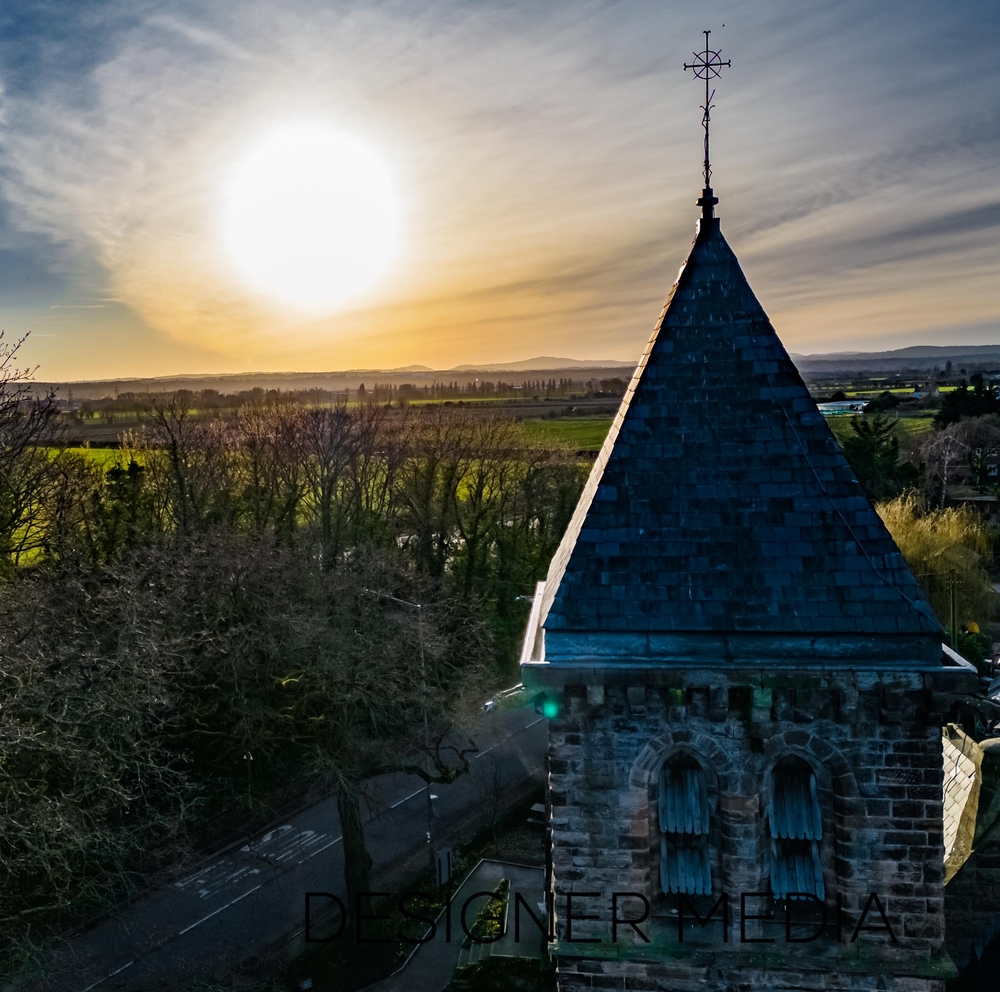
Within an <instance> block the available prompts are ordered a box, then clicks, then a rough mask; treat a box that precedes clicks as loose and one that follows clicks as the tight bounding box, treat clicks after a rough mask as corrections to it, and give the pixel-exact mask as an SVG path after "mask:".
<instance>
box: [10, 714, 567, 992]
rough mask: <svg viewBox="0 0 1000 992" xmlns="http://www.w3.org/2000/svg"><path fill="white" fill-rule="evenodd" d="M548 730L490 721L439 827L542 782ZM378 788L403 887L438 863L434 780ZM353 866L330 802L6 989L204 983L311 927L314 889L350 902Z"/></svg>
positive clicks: (387, 852)
mask: <svg viewBox="0 0 1000 992" xmlns="http://www.w3.org/2000/svg"><path fill="white" fill-rule="evenodd" d="M546 732H547V728H546V726H545V723H544V721H543V720H542V718H540V717H538V716H537V715H536V714H535V713H534V712H526V711H524V710H519V711H514V712H509V713H499V714H489V716H488V717H485V718H484V722H483V726H481V727H477V728H476V730H475V732H474V736H475V739H476V741H477V743H478V744H479V746H480V751H479V752H478V753H477V754H475V755H474V756H473V757H472V761H471V772H470V774H469V775H463V776H461V777H459V778H458V779H456V781H455V782H454V783H453V784H451V785H447V786H434V792H435V794H437V795H438V797H439V798H438V799H437V801H436V803H435V807H436V813H437V819H436V820H435V831H436V833H437V834H438V835H440V836H441V837H445V836H449V835H450V836H454V835H455V832H456V830H458V831H461V830H462V828H463V826H464V827H465V830H466V832H467V830H468V829H469V827H470V824H471V822H472V820H473V818H474V817H475V816H476V815H477V814H478V815H479V816H480V817H481V816H482V814H483V812H484V810H486V809H487V808H488V807H489V806H490V804H491V801H492V800H491V797H492V796H493V795H494V794H496V793H497V792H498V791H499V790H503V791H504V792H505V793H506V795H508V796H509V795H512V794H513V793H514V792H516V791H517V790H518V788H519V787H520V788H521V789H522V791H523V787H524V786H525V785H526V784H527V783H528V782H529V781H530V780H535V781H537V782H539V783H541V781H542V775H543V771H542V768H543V756H544V749H545V740H546ZM371 785H372V788H371V790H370V791H371V793H372V796H373V799H372V801H371V803H370V805H369V806H368V807H367V809H366V817H367V819H366V822H365V834H366V837H367V840H368V849H369V851H370V852H371V855H372V857H373V859H374V862H375V870H374V881H375V883H376V885H378V886H385V885H387V884H393V883H395V884H398V883H399V881H400V880H401V879H402V877H404V876H405V875H406V874H407V873H409V872H411V871H412V870H414V869H416V870H417V871H419V870H420V869H422V868H423V866H424V865H426V864H427V861H428V857H427V844H426V829H427V820H426V798H425V794H424V789H423V783H422V782H421V781H420V779H419V778H416V777H415V776H407V775H402V774H397V775H389V776H383V777H382V778H380V779H377V780H375V781H374V782H373V783H372V784H371ZM343 868H344V861H343V845H342V843H341V835H340V823H339V819H338V816H337V804H336V801H335V800H333V799H326V800H323V801H321V802H319V803H316V804H315V805H313V806H311V807H310V808H308V809H306V810H304V811H303V812H302V813H301V814H299V815H297V816H295V817H293V818H292V819H290V820H289V822H288V823H285V824H282V825H281V826H278V827H277V828H275V829H273V830H270V831H268V832H267V833H265V834H263V835H261V836H259V837H256V838H254V839H253V840H252V841H251V842H250V843H248V844H244V845H242V846H238V847H235V848H232V849H229V850H227V851H224V852H221V853H220V854H219V855H218V856H216V857H214V858H211V859H209V860H207V861H206V862H205V863H203V864H202V866H201V867H200V868H199V869H198V870H197V871H194V872H192V873H190V874H188V875H185V876H183V877H180V878H178V879H176V880H175V881H174V882H172V883H171V884H169V885H167V886H166V887H164V888H161V889H158V890H156V891H154V892H151V893H149V894H147V895H145V896H143V897H142V898H140V899H138V900H137V901H136V902H134V903H132V904H131V905H130V906H129V907H128V908H126V909H125V910H123V911H122V912H121V913H119V914H118V915H117V916H115V917H112V918H109V919H106V920H102V921H101V922H99V923H97V924H96V925H95V926H93V927H91V928H90V929H89V930H87V931H85V932H83V933H80V934H78V935H76V936H74V937H73V938H72V939H70V940H69V941H67V942H65V943H64V944H63V945H61V946H60V947H59V948H58V949H57V950H56V951H55V952H54V954H53V955H52V957H51V960H50V962H49V964H48V966H47V967H46V969H45V973H44V975H41V976H39V977H36V978H32V979H30V980H26V981H21V982H19V983H17V984H16V985H11V986H7V988H6V989H5V992H14V990H16V992H90V990H91V989H98V990H100V992H111V990H115V992H123V990H127V992H140V990H143V992H152V990H154V989H159V990H164V989H175V988H190V987H191V982H192V980H197V979H201V980H207V979H208V978H210V977H211V976H212V975H216V974H222V973H225V972H229V971H232V970H233V969H234V968H235V967H237V966H239V965H241V964H243V963H245V962H247V961H249V960H252V959H253V958H255V957H257V956H259V955H261V954H263V953H264V952H265V951H267V949H268V948H270V947H273V946H274V945H276V944H278V943H279V942H281V941H283V940H287V939H288V938H289V936H290V935H291V934H294V933H295V932H296V931H297V930H301V928H302V927H303V924H304V905H305V893H306V892H308V891H322V892H330V893H333V894H334V895H337V896H339V897H341V898H343V896H344V880H343Z"/></svg>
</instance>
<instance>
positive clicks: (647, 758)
mask: <svg viewBox="0 0 1000 992" xmlns="http://www.w3.org/2000/svg"><path fill="white" fill-rule="evenodd" d="M678 754H686V755H690V756H691V757H692V758H694V759H695V760H696V761H697V762H698V764H699V765H700V766H701V768H702V770H703V771H704V773H705V779H706V785H707V786H708V792H709V809H710V816H711V829H710V831H709V839H708V844H709V852H710V853H709V856H710V858H711V872H712V880H713V889H718V890H723V891H724V890H725V876H724V873H723V860H722V847H723V832H724V826H723V812H722V797H723V795H725V794H726V793H728V792H730V791H732V789H733V787H734V784H735V782H736V780H737V775H736V772H735V771H734V768H733V762H732V759H731V757H730V756H729V754H728V753H727V752H726V750H725V749H724V748H723V747H722V745H721V744H720V743H719V741H718V740H717V739H716V738H714V737H711V736H709V735H707V734H701V733H697V732H695V731H691V730H686V729H678V730H674V731H666V732H664V733H662V734H660V735H659V736H657V737H655V738H653V739H652V740H651V741H649V743H648V744H646V746H645V747H644V748H643V749H642V750H641V751H640V752H639V754H638V756H637V757H636V759H635V761H634V762H633V764H632V768H631V771H630V773H629V778H628V786H629V792H630V793H631V794H632V796H633V799H634V801H633V804H632V805H633V808H634V809H635V810H636V812H637V816H638V817H639V818H641V820H642V821H643V824H644V826H643V831H644V832H645V833H646V836H647V838H648V841H649V848H648V864H649V868H650V870H649V875H648V877H647V882H646V891H645V892H644V895H646V897H647V898H649V899H650V900H651V901H652V902H653V905H654V906H658V907H659V908H660V909H665V908H666V907H667V905H668V903H667V902H666V899H667V897H666V896H664V894H663V892H662V890H661V888H660V857H661V844H660V841H661V833H660V830H659V824H658V813H657V807H658V796H659V790H660V774H661V771H662V769H663V766H664V765H665V764H666V763H667V762H668V761H670V759H671V758H673V757H674V756H675V755H678ZM696 898H698V899H703V898H708V897H707V896H698V897H696ZM669 905H670V906H673V903H672V902H671V903H669ZM704 908H705V909H706V910H707V909H708V906H706V907H704Z"/></svg>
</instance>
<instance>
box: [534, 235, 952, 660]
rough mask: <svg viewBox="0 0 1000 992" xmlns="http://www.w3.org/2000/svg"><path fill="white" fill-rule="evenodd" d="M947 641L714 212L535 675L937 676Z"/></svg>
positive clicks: (569, 561)
mask: <svg viewBox="0 0 1000 992" xmlns="http://www.w3.org/2000/svg"><path fill="white" fill-rule="evenodd" d="M941 640H942V638H941V629H940V625H939V624H938V622H937V621H936V619H935V618H934V615H933V613H932V611H931V609H930V607H929V606H928V605H927V603H926V601H925V599H924V597H923V595H922V593H921V591H920V589H919V587H918V585H917V583H916V581H915V579H914V577H913V575H912V574H911V572H910V570H909V569H908V567H907V566H906V564H905V562H904V561H903V558H902V556H901V554H900V553H899V550H898V549H897V547H896V545H895V544H894V542H893V540H892V538H891V537H890V536H889V534H888V532H887V531H886V529H885V527H884V525H883V524H882V521H881V520H880V518H879V517H878V515H877V514H876V512H875V510H874V509H873V508H872V506H871V504H870V503H869V501H868V499H867V498H866V497H865V495H864V493H863V491H862V489H861V486H860V485H859V484H858V482H857V480H856V479H855V477H854V473H853V471H852V470H851V468H850V466H849V465H848V463H847V460H846V459H845V458H844V455H843V453H842V452H841V450H840V447H839V445H838V444H837V442H836V440H835V439H834V437H833V435H832V434H831V432H830V429H829V427H828V426H827V425H826V423H825V422H824V420H823V417H822V415H821V414H820V413H819V411H818V410H817V408H816V404H815V403H814V402H813V400H812V399H811V397H810V396H809V394H808V392H807V391H806V388H805V386H804V384H803V382H802V379H801V377H800V376H799V374H798V372H797V370H796V369H795V366H794V365H793V364H792V361H791V359H790V358H789V357H788V354H787V352H786V351H785V349H784V347H783V346H782V344H781V342H780V340H779V339H778V336H777V335H776V334H775V331H774V328H773V327H772V326H771V323H770V321H769V320H768V318H767V315H766V314H765V313H764V311H763V309H762V308H761V306H760V304H759V303H758V302H757V300H756V298H755V297H754V294H753V292H752V291H751V289H750V286H749V285H748V283H747V281H746V278H745V276H744V275H743V272H742V270H741V269H740V266H739V263H738V262H737V259H736V256H735V255H734V253H733V251H732V249H731V248H730V247H729V245H728V244H727V243H726V240H725V238H724V237H723V235H722V232H721V229H720V226H719V220H718V218H716V217H711V216H703V217H702V219H701V221H700V222H699V228H698V233H697V236H696V238H695V241H694V244H693V246H692V249H691V252H690V254H689V256H688V259H687V261H686V263H685V264H684V266H683V267H682V269H681V272H680V274H679V276H678V279H677V282H676V283H675V284H674V287H673V289H672V290H671V293H670V296H669V298H668V300H667V303H666V305H665V307H664V309H663V313H662V315H661V317H660V320H659V322H658V324H657V327H656V330H655V331H654V332H653V335H652V337H651V338H650V341H649V344H648V346H647V347H646V351H645V354H644V355H643V357H642V359H641V360H640V362H639V365H638V368H637V369H636V371H635V374H634V375H633V377H632V381H631V383H630V385H629V387H628V390H627V392H626V394H625V397H624V399H623V400H622V404H621V407H620V409H619V411H618V414H617V416H616V417H615V420H614V423H613V425H612V428H611V430H610V432H609V434H608V437H607V440H606V441H605V443H604V446H603V448H602V450H601V452H600V455H599V456H598V458H597V461H596V463H595V465H594V468H593V470H592V472H591V475H590V478H589V480H588V482H587V485H586V487H585V489H584V492H583V494H582V496H581V498H580V502H579V504H578V506H577V509H576V512H575V514H574V516H573V519H572V522H571V523H570V526H569V528H568V530H567V532H566V535H565V536H564V538H563V541H562V544H561V545H560V547H559V549H558V551H557V553H556V555H555V557H554V558H553V561H552V564H551V567H550V569H549V573H548V577H547V578H546V581H545V583H544V587H541V586H540V588H539V592H538V594H537V595H536V597H535V604H534V608H533V611H532V619H531V621H530V622H529V630H528V636H527V639H526V643H525V650H524V654H523V656H522V661H525V662H528V663H532V662H536V663H537V662H548V663H559V662H565V663H575V664H580V663H583V662H584V661H585V660H586V659H591V660H598V661H599V660H601V659H604V660H605V661H609V662H613V661H620V662H632V663H656V664H664V663H666V664H670V663H682V662H685V661H690V660H692V659H695V658H697V659H699V660H709V661H711V660H712V659H715V660H716V661H718V662H719V663H722V664H732V663H740V664H758V663H767V664H781V659H782V658H786V659H787V660H788V662H789V663H792V662H795V663H800V662H802V661H803V660H804V659H807V660H812V662H813V663H816V664H821V663H826V662H829V663H836V662H838V661H842V662H844V663H852V664H856V663H857V659H859V658H866V659H868V660H870V661H879V662H880V663H881V662H887V663H890V664H896V663H902V662H906V663H910V664H914V663H916V664H933V665H940V663H941V662H940V658H941Z"/></svg>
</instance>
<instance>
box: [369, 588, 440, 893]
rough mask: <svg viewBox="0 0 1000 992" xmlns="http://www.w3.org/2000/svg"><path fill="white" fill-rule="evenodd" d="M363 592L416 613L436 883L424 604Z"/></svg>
mask: <svg viewBox="0 0 1000 992" xmlns="http://www.w3.org/2000/svg"><path fill="white" fill-rule="evenodd" d="M364 591H365V592H366V593H368V594H369V595H372V596H378V597H380V598H381V599H388V600H391V601H392V602H393V603H399V604H400V605H401V606H409V607H410V608H411V609H414V610H416V611H417V643H418V644H419V646H420V696H421V709H422V710H423V716H424V751H425V760H426V763H427V782H426V785H425V788H424V793H425V795H426V796H427V860H428V863H429V865H430V870H431V878H432V879H434V880H435V881H436V880H437V862H436V861H435V859H434V845H433V844H432V843H431V831H432V829H433V826H434V800H435V799H436V798H437V796H434V795H432V794H431V779H432V778H433V774H434V769H433V767H432V762H431V732H430V724H429V721H428V716H427V668H426V664H425V658H424V604H423V603H411V602H410V601H409V600H408V599H400V598H399V597H398V596H390V595H389V594H388V593H386V592H379V591H378V590H376V589H365V590H364Z"/></svg>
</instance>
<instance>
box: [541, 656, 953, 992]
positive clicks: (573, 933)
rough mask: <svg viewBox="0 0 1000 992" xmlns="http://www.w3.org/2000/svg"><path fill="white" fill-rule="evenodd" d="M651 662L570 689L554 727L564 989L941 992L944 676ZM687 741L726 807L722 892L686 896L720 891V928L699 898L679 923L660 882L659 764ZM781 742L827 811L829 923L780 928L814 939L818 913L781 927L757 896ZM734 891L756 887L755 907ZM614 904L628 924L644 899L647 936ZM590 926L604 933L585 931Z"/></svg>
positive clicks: (718, 837)
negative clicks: (940, 691) (631, 680)
mask: <svg viewBox="0 0 1000 992" xmlns="http://www.w3.org/2000/svg"><path fill="white" fill-rule="evenodd" d="M647 674H648V673H644V675H647ZM657 678H658V682H659V684H657V685H650V684H645V685H642V684H640V685H636V684H631V685H629V684H627V683H620V684H606V685H590V686H584V685H576V686H574V685H567V686H566V687H565V694H564V704H565V705H564V708H563V712H562V715H561V716H560V717H559V718H557V719H556V720H553V721H552V722H551V724H550V733H549V788H550V804H551V828H552V876H553V880H552V884H553V889H554V900H555V912H556V919H557V925H556V934H557V942H556V943H555V944H554V945H553V953H554V954H555V955H556V957H557V960H558V964H559V975H560V979H559V983H560V988H561V989H563V990H570V989H583V988H607V989H671V990H675V992H685V990H688V989H691V990H692V992H694V990H695V989H697V990H698V992H706V990H716V989H717V990H719V992H721V990H723V989H725V990H735V989H739V990H747V992H749V990H757V989H765V988H766V989H768V990H770V992H780V990H791V989H796V990H799V989H813V990H816V989H821V990H833V989H838V990H845V992H847V990H851V992H854V990H857V992H860V990H862V989H866V990H867V989H875V988H879V989H885V990H886V992H940V990H942V989H943V987H944V986H943V979H944V978H947V977H949V976H950V974H952V970H951V966H950V964H949V963H948V960H947V958H946V957H945V956H943V954H942V951H943V946H944V918H943V896H944V892H943V877H944V865H943V846H942V798H941V789H942V751H941V725H942V721H943V716H942V714H940V713H937V712H935V711H934V710H935V708H941V707H943V705H944V703H941V702H940V699H941V697H940V696H936V695H935V693H934V691H933V689H934V687H933V685H932V684H931V677H930V676H925V675H921V674H910V673H901V674H899V675H892V676H887V675H883V676H879V675H876V674H874V673H864V672H853V673H852V672H836V671H831V672H828V673H825V674H821V675H816V674H813V673H810V674H808V675H803V674H795V673H787V674H773V675H771V676H767V677H764V678H761V677H760V676H759V675H758V676H757V677H756V678H749V677H748V673H744V674H743V675H742V676H740V675H739V674H734V675H726V674H722V673H719V672H714V671H713V672H706V673H703V674H701V675H692V674H691V673H687V674H686V675H685V674H684V673H680V672H675V673H673V675H669V674H668V673H662V674H659V675H658V677H657ZM646 681H647V683H648V682H649V681H650V680H649V679H647V680H646ZM679 750H684V751H687V752H688V753H689V754H691V755H693V756H694V757H695V758H696V759H697V760H699V762H700V763H701V765H702V767H703V769H704V770H705V774H706V779H707V783H708V789H709V805H710V812H711V815H712V821H713V834H712V840H713V855H712V875H713V878H712V881H713V897H712V898H711V899H707V898H703V897H696V898H693V899H692V900H691V908H693V909H696V910H697V911H698V912H699V913H701V914H703V915H704V914H707V912H708V910H709V909H710V908H711V906H712V904H713V903H714V902H715V901H716V900H717V899H718V897H719V896H720V895H721V894H722V893H723V892H725V893H726V894H727V897H728V903H729V905H728V911H729V921H728V928H727V934H726V936H727V939H726V940H725V941H724V940H723V936H722V931H723V927H722V925H721V924H720V923H717V922H711V923H709V924H708V925H707V926H705V927H704V928H702V927H700V926H698V925H697V924H696V923H691V922H690V915H689V911H688V909H687V908H685V909H684V912H685V914H687V915H688V920H689V922H688V923H687V924H686V925H685V926H684V928H683V939H681V930H679V921H678V904H677V898H676V897H674V896H671V897H666V896H664V895H663V894H662V893H661V892H660V884H659V857H660V834H659V825H658V822H657V790H658V787H659V773H660V769H661V767H662V765H663V763H664V761H665V760H667V759H668V758H670V757H671V756H672V755H673V754H675V753H677V751H679ZM786 755H798V756H800V757H802V758H804V759H805V760H806V761H808V762H809V763H810V765H811V766H812V767H813V770H814V771H815V774H816V778H817V784H818V786H819V792H820V805H821V808H822V813H823V835H824V836H823V841H822V847H821V852H822V860H823V865H824V881H825V888H826V903H827V907H828V915H829V921H828V924H827V926H826V927H825V929H824V930H823V934H822V936H820V937H819V938H818V939H816V940H814V941H812V942H801V943H790V942H788V940H787V939H786V938H787V937H788V936H789V935H791V936H792V937H794V938H797V939H800V940H801V939H803V938H802V935H805V936H808V935H809V934H810V933H813V932H815V931H816V930H817V929H818V927H819V926H820V924H821V922H822V921H817V922H815V923H814V924H813V925H812V927H810V926H809V925H807V924H805V923H798V922H796V923H794V924H793V925H792V926H791V928H790V929H789V930H787V931H786V929H785V924H784V917H783V915H782V912H783V908H782V907H777V908H775V907H773V903H772V901H771V899H770V897H769V896H767V895H760V894H766V893H767V892H768V875H769V866H770V847H769V845H770V840H769V838H770V833H769V830H768V824H767V803H768V797H769V795H770V773H771V769H772V768H773V766H774V765H775V763H776V762H777V761H778V760H779V759H780V758H782V757H784V756H786ZM570 893H575V895H574V897H573V905H572V917H573V919H572V922H571V921H570V919H569V913H568V908H569V907H568V902H567V897H568V896H569V894H570ZM583 893H589V895H583ZM615 893H619V895H618V896H615V895H614V894H615ZM622 893H632V894H634V895H630V896H629V895H621V894H622ZM741 893H758V895H756V896H750V897H748V898H747V903H746V906H745V914H741ZM872 893H874V894H875V895H876V896H877V898H878V900H880V901H881V904H882V906H883V907H884V910H885V914H886V917H887V919H888V922H889V924H890V925H891V927H892V930H893V932H894V937H895V942H894V941H893V940H892V939H890V936H889V934H888V932H887V931H886V929H885V926H884V923H883V920H882V917H881V916H880V913H879V910H878V906H877V904H875V903H873V902H871V895H872ZM644 900H645V903H644ZM838 902H839V905H840V910H839V913H838V911H837V905H838ZM866 904H867V905H868V906H869V912H868V914H867V918H866V919H865V920H864V925H865V927H866V928H868V927H872V928H876V929H871V930H868V929H865V930H862V931H861V932H859V933H857V934H856V935H855V933H854V930H855V927H856V926H857V924H858V922H859V919H860V917H861V915H862V912H863V910H864V908H865V906H866ZM614 908H617V915H618V917H619V919H620V920H621V919H624V918H630V919H638V918H639V917H640V916H642V915H643V911H644V909H648V914H649V915H648V918H647V919H646V920H645V921H644V922H643V923H642V924H641V925H639V929H640V930H642V931H643V932H644V933H645V935H646V936H647V937H648V938H649V943H646V942H645V941H643V940H642V939H641V938H640V937H639V935H638V934H637V933H636V932H635V930H634V929H633V928H631V927H629V926H628V925H627V924H623V923H619V924H617V927H615V924H614V923H613V921H612V916H613V910H614ZM772 909H774V910H775V912H774V915H773V916H772V917H767V914H768V912H769V911H771V910H772ZM585 916H591V917H596V918H595V919H582V918H581V917H585ZM720 916H721V908H718V907H717V912H716V917H715V919H716V920H718V919H719V917H720ZM750 916H755V917H767V918H764V919H749V917H750ZM838 921H839V928H840V939H839V940H838V939H837V936H836V933H837V923H838ZM613 929H616V930H617V933H616V934H615V937H616V939H615V940H612V936H613V934H612V931H613ZM588 939H589V940H591V941H599V942H595V943H580V941H583V940H588ZM872 976H881V977H879V978H876V980H875V981H873V980H872ZM877 983H878V984H877Z"/></svg>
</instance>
